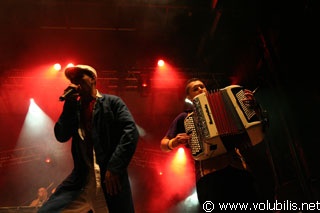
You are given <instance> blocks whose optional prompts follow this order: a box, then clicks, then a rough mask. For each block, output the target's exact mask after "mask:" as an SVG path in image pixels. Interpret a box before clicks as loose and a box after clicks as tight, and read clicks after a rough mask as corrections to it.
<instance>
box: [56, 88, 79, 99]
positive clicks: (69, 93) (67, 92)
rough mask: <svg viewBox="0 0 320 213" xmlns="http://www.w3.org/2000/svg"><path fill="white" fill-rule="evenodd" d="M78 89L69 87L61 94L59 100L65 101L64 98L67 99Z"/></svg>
mask: <svg viewBox="0 0 320 213" xmlns="http://www.w3.org/2000/svg"><path fill="white" fill-rule="evenodd" d="M75 91H76V88H73V87H72V88H70V89H68V90H66V91H65V92H64V93H63V95H61V96H60V97H59V101H64V100H66V98H67V97H68V96H69V95H71V94H73V93H74V92H75Z"/></svg>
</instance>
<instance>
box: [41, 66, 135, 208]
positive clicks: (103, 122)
mask: <svg viewBox="0 0 320 213" xmlns="http://www.w3.org/2000/svg"><path fill="white" fill-rule="evenodd" d="M65 76H66V77H67V78H68V79H69V80H70V82H71V84H70V85H69V86H68V87H67V89H66V90H65V93H64V95H63V96H61V97H60V100H61V101H65V102H64V106H63V110H62V113H61V115H60V117H59V119H58V121H57V122H56V124H55V126H54V133H55V137H56V139H57V140H58V141H59V142H67V141H68V140H69V139H70V138H72V148H71V149H72V156H73V162H74V168H73V170H72V172H71V173H70V175H69V176H68V177H67V178H66V179H65V180H64V181H63V182H62V183H61V184H60V185H59V186H58V187H57V189H56V191H55V193H54V194H52V195H51V196H50V198H49V200H48V201H47V202H46V203H44V204H43V206H42V207H41V208H40V209H39V211H38V212H39V213H48V212H50V213H53V212H63V213H73V212H74V213H76V212H77V213H78V212H95V213H106V212H111V213H112V212H122V213H126V212H128V213H130V212H134V205H133V200H132V193H131V186H130V182H129V178H128V171H127V168H128V165H129V163H130V161H131V158H132V156H133V154H134V152H135V149H136V146H137V142H138V139H139V134H138V131H137V127H136V125H135V121H134V119H133V117H132V115H131V113H130V111H129V109H128V108H127V106H126V104H125V103H124V102H123V100H122V99H121V98H120V97H117V96H114V95H109V94H101V93H100V92H99V91H98V90H97V89H96V80H97V72H96V70H95V69H94V68H93V67H91V66H88V65H77V66H74V67H69V68H67V69H66V70H65Z"/></svg>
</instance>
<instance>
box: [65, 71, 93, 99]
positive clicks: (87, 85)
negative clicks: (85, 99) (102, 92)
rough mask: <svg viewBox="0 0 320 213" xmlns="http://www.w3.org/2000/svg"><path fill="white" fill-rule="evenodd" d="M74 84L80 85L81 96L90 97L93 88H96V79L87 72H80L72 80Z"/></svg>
mask: <svg viewBox="0 0 320 213" xmlns="http://www.w3.org/2000/svg"><path fill="white" fill-rule="evenodd" d="M70 82H71V83H72V84H75V85H78V86H79V88H78V92H79V94H80V96H82V95H84V96H86V95H90V94H91V91H92V88H93V87H94V82H95V79H94V78H93V77H91V76H90V75H88V74H86V73H85V72H79V74H77V75H75V76H74V77H73V78H70Z"/></svg>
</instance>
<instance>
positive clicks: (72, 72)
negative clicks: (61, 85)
mask: <svg viewBox="0 0 320 213" xmlns="http://www.w3.org/2000/svg"><path fill="white" fill-rule="evenodd" d="M80 71H86V72H89V73H91V74H92V76H93V77H95V78H97V71H96V70H95V69H94V68H93V67H91V66H88V65H82V64H79V65H76V66H72V67H67V68H66V69H65V70H64V74H65V76H66V77H67V78H68V79H69V80H70V79H71V78H72V77H73V76H76V75H77V73H78V72H80Z"/></svg>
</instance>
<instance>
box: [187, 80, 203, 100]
mask: <svg viewBox="0 0 320 213" xmlns="http://www.w3.org/2000/svg"><path fill="white" fill-rule="evenodd" d="M187 87H188V98H189V99H190V100H192V99H193V98H194V97H195V96H197V95H199V94H201V93H203V92H207V89H206V87H205V85H204V84H203V83H202V82H201V81H193V82H190V83H189V85H188V86H187Z"/></svg>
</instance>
